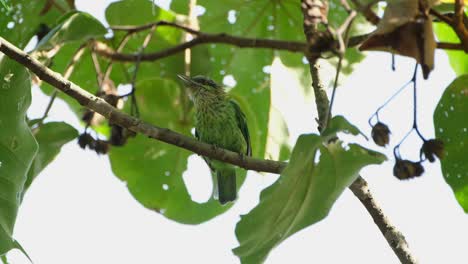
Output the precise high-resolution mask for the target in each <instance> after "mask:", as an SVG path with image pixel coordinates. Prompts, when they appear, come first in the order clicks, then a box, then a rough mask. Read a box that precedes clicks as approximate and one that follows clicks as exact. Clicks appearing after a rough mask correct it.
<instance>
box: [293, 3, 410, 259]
mask: <svg viewBox="0 0 468 264" xmlns="http://www.w3.org/2000/svg"><path fill="white" fill-rule="evenodd" d="M302 7H303V8H302V12H303V16H304V33H305V37H306V41H307V42H308V43H311V38H313V37H314V35H318V34H319V33H321V32H318V31H316V30H314V29H313V28H311V27H313V25H310V23H306V21H307V19H308V18H309V17H308V16H309V14H310V13H311V12H310V9H311V8H313V7H314V5H311V4H310V2H309V3H308V0H302ZM350 17H351V16H350ZM310 32H312V34H311V33H310ZM317 59H318V58H317V57H314V55H313V54H309V56H307V60H308V61H309V66H310V72H311V75H312V79H313V84H312V86H313V87H314V91H315V92H317V91H319V92H320V88H321V86H322V85H321V83H320V79H319V75H318V69H317V67H318V66H317V65H318V64H317ZM337 71H338V72H337V75H336V76H338V74H339V69H338V70H337ZM336 83H337V78H336V79H335V88H336ZM321 92H322V93H316V104H317V110H318V112H319V116H318V123H319V131H323V130H324V129H325V128H326V125H327V121H328V118H331V114H328V110H331V109H330V108H331V107H330V108H329V109H327V108H328V107H329V104H330V103H329V100H328V97H327V95H326V93H325V92H324V91H323V90H322V91H321ZM349 188H350V189H351V191H352V192H353V193H354V195H355V196H356V197H357V198H358V199H359V201H360V202H361V203H362V204H363V205H364V207H365V208H366V209H367V211H368V212H369V214H370V215H371V217H372V219H373V220H374V222H375V224H376V225H377V226H378V227H379V229H380V231H381V233H382V235H383V236H384V237H385V239H386V240H387V242H388V244H389V245H390V247H391V248H392V250H393V252H394V253H395V255H397V257H398V258H399V259H400V261H401V263H404V264H413V263H416V260H415V259H414V257H413V256H412V255H411V252H410V251H409V247H408V244H407V242H406V240H405V238H404V236H403V235H402V234H401V233H400V232H399V231H398V230H397V229H396V228H395V227H394V226H392V225H391V224H390V223H389V221H388V219H386V217H385V215H384V214H383V212H382V210H381V209H380V207H379V206H378V205H377V204H376V203H375V200H374V198H373V197H372V194H371V193H370V191H369V189H368V187H367V182H366V181H365V180H364V179H363V178H362V177H358V178H357V179H356V181H354V183H353V184H352V185H351V186H349Z"/></svg>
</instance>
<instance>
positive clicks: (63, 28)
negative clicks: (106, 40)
mask: <svg viewBox="0 0 468 264" xmlns="http://www.w3.org/2000/svg"><path fill="white" fill-rule="evenodd" d="M106 32H107V30H106V28H105V27H104V26H103V25H102V24H101V23H100V22H99V21H98V20H97V19H96V18H94V17H93V16H91V15H89V14H87V13H84V12H78V11H75V12H71V13H68V14H66V15H65V16H63V17H62V18H60V20H59V21H58V25H56V26H55V27H54V28H53V29H52V30H51V31H50V32H49V33H48V34H47V35H46V36H45V37H44V38H43V39H42V40H41V41H40V42H39V43H38V45H37V47H36V48H37V49H39V50H44V49H45V50H47V49H51V48H54V47H56V46H61V45H63V44H66V43H69V42H73V41H79V42H81V43H84V42H86V41H87V40H89V39H92V38H99V37H102V36H104V35H105V34H106Z"/></svg>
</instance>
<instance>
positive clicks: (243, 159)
mask: <svg viewBox="0 0 468 264" xmlns="http://www.w3.org/2000/svg"><path fill="white" fill-rule="evenodd" d="M237 154H238V155H239V159H240V161H241V163H242V165H243V167H245V162H246V161H247V159H246V158H245V157H246V156H245V154H244V153H237Z"/></svg>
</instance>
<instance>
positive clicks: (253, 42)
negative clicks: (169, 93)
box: [92, 33, 306, 61]
mask: <svg viewBox="0 0 468 264" xmlns="http://www.w3.org/2000/svg"><path fill="white" fill-rule="evenodd" d="M206 43H211V44H214V43H222V44H230V45H234V46H237V47H240V48H268V49H276V50H287V51H291V52H302V53H303V52H305V50H306V44H305V43H302V42H297V41H281V40H273V39H253V38H244V37H234V36H230V35H227V34H224V33H220V34H206V33H203V34H200V35H198V36H197V37H196V38H194V39H192V40H190V41H187V42H184V43H182V44H180V45H177V46H174V47H171V48H168V49H165V50H163V51H159V52H154V53H147V54H142V55H141V61H155V60H158V59H162V58H165V57H169V56H171V55H174V54H177V53H179V52H182V51H184V50H186V49H189V48H193V47H195V46H198V45H201V44H206ZM92 49H93V51H94V52H96V53H97V54H99V55H101V56H103V57H107V58H110V59H112V60H115V61H136V60H138V54H124V53H118V52H115V51H114V50H113V49H112V48H110V47H109V46H107V45H106V44H104V43H102V42H94V45H92Z"/></svg>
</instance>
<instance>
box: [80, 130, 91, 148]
mask: <svg viewBox="0 0 468 264" xmlns="http://www.w3.org/2000/svg"><path fill="white" fill-rule="evenodd" d="M94 141H95V140H94V138H93V136H91V135H90V134H88V133H83V134H81V135H80V136H79V137H78V145H79V146H80V148H82V149H85V148H86V147H90V146H92V145H93V142H94Z"/></svg>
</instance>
